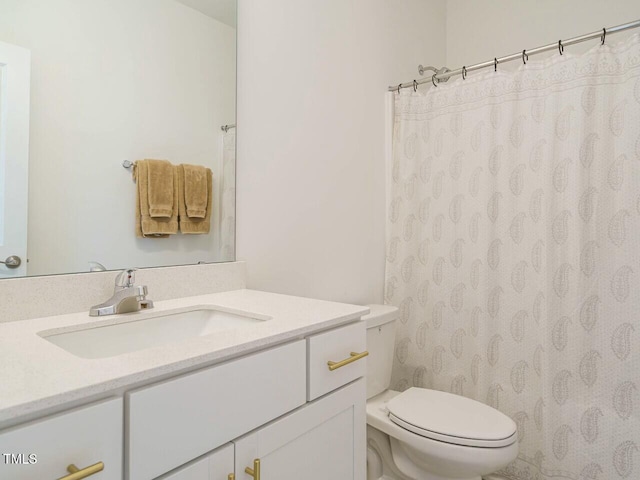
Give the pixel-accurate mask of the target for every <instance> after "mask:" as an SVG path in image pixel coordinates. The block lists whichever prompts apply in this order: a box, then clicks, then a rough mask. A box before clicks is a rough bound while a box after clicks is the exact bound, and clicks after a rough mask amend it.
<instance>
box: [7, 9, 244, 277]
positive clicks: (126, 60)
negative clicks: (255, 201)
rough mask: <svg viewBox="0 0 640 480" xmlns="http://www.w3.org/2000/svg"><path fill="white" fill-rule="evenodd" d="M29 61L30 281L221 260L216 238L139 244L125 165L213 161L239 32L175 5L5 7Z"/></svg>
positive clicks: (10, 36)
mask: <svg viewBox="0 0 640 480" xmlns="http://www.w3.org/2000/svg"><path fill="white" fill-rule="evenodd" d="M0 41H4V42H8V43H12V44H16V45H20V46H23V47H26V48H28V49H30V50H31V53H32V75H31V78H32V83H31V85H32V90H31V106H32V107H31V132H30V134H31V145H30V165H29V170H30V182H29V232H28V236H29V244H28V249H29V251H28V255H29V272H28V273H29V274H30V275H37V274H47V273H60V272H69V271H87V269H88V265H87V262H88V261H89V260H95V261H99V262H101V263H103V264H105V265H106V266H107V267H108V268H122V267H125V266H153V265H161V264H164V265H171V264H183V263H195V262H197V261H199V260H204V261H215V260H220V258H219V248H217V244H216V243H215V238H216V235H215V234H210V235H203V236H189V237H185V236H179V235H178V236H175V237H172V238H170V239H136V238H135V235H134V206H135V203H134V198H135V197H134V195H135V190H134V188H135V185H134V183H133V182H132V180H131V175H130V174H129V173H128V172H127V171H126V170H124V169H123V168H122V167H121V162H122V161H123V160H124V159H129V160H136V159H139V158H166V159H169V160H171V161H172V162H174V163H195V164H205V165H208V166H210V167H212V168H213V169H214V177H217V175H216V172H217V171H218V167H217V166H216V162H218V161H219V160H220V156H221V152H222V149H221V147H220V143H219V142H220V135H221V132H220V125H224V124H227V123H233V122H234V118H235V114H234V113H235V67H234V65H235V53H236V52H235V29H233V28H232V27H229V26H227V25H224V24H222V23H220V22H218V21H216V20H213V19H212V18H209V17H207V16H205V15H203V14H202V13H200V12H197V11H196V10H193V9H192V8H189V7H186V6H184V5H182V4H180V3H177V2H175V1H174V0H135V1H132V0H91V1H80V2H79V1H77V0H55V1H52V0H2V2H0Z"/></svg>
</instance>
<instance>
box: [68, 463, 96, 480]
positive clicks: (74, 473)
mask: <svg viewBox="0 0 640 480" xmlns="http://www.w3.org/2000/svg"><path fill="white" fill-rule="evenodd" d="M102 470H104V463H102V462H98V463H94V464H93V465H89V466H88V467H86V468H83V469H82V470H80V469H79V468H78V467H76V466H75V465H74V464H73V463H72V464H71V465H69V466H68V467H67V472H69V475H65V476H64V477H60V478H59V479H58V480H81V479H83V478H87V477H90V476H91V475H93V474H94V473H98V472H101V471H102Z"/></svg>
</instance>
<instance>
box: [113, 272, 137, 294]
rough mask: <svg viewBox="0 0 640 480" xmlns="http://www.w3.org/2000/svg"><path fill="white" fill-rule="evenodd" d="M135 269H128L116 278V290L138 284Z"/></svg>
mask: <svg viewBox="0 0 640 480" xmlns="http://www.w3.org/2000/svg"><path fill="white" fill-rule="evenodd" d="M136 270H137V269H135V268H127V269H126V270H123V271H121V272H120V273H119V274H118V276H117V277H116V289H118V288H129V287H133V285H134V284H135V282H136V274H135V271H136Z"/></svg>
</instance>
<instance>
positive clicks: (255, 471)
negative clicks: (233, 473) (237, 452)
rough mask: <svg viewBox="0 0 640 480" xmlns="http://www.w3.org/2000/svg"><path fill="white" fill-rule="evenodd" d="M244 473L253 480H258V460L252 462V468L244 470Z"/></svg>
mask: <svg viewBox="0 0 640 480" xmlns="http://www.w3.org/2000/svg"><path fill="white" fill-rule="evenodd" d="M244 473H246V474H248V475H251V476H252V477H253V480H260V459H259V458H256V459H255V460H254V461H253V468H249V467H247V468H245V469H244Z"/></svg>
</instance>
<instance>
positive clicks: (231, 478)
mask: <svg viewBox="0 0 640 480" xmlns="http://www.w3.org/2000/svg"><path fill="white" fill-rule="evenodd" d="M227 478H228V480H236V475H235V474H234V473H230V474H229V477H227Z"/></svg>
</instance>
